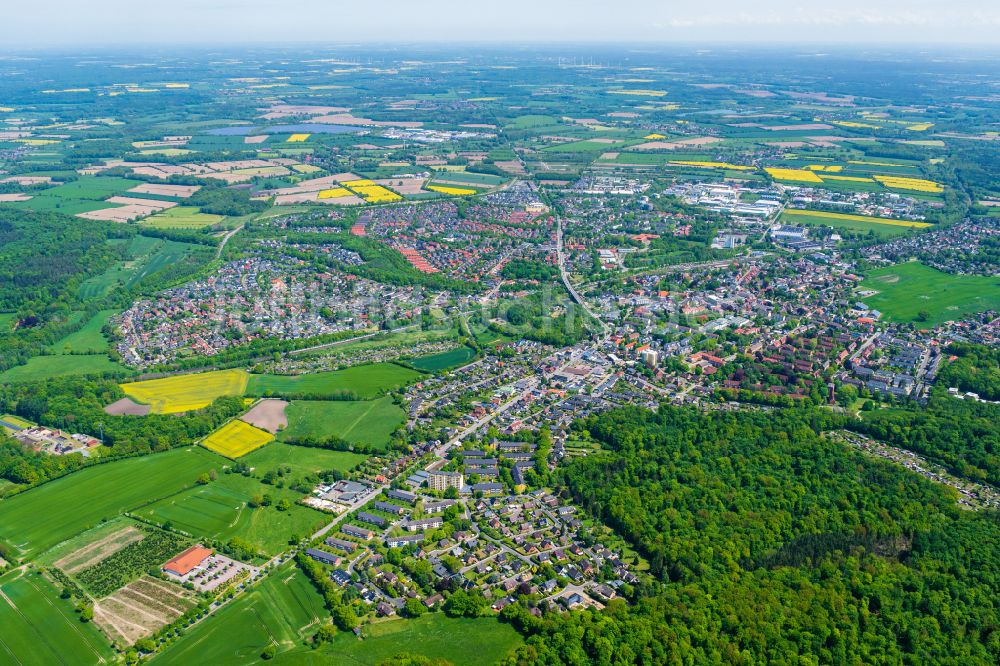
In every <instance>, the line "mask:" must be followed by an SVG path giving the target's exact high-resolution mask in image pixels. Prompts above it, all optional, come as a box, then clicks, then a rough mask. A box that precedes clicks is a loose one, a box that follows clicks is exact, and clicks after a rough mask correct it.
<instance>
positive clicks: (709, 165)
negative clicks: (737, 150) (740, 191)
mask: <svg viewBox="0 0 1000 666" xmlns="http://www.w3.org/2000/svg"><path fill="white" fill-rule="evenodd" d="M670 164H673V165H676V166H693V167H701V168H703V169H732V170H734V171H752V170H753V167H751V166H743V165H742V164H730V163H729V162H695V161H675V162H670Z"/></svg>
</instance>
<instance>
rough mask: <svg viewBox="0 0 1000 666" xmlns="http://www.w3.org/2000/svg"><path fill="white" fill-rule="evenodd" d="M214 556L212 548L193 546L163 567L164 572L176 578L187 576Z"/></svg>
mask: <svg viewBox="0 0 1000 666" xmlns="http://www.w3.org/2000/svg"><path fill="white" fill-rule="evenodd" d="M211 555H212V549H211V548H205V547H204V546H191V547H190V548H188V549H187V550H185V551H184V552H183V553H181V554H180V555H178V556H177V557H175V558H174V559H172V560H170V561H169V562H167V563H166V564H164V565H163V570H164V571H166V572H167V573H169V574H173V575H175V576H186V575H188V574H189V573H191V571H193V570H194V569H195V568H196V567H198V566H199V565H201V563H202V562H204V561H205V560H207V559H208V558H209V557H210V556H211Z"/></svg>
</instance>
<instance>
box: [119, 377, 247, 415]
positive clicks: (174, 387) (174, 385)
mask: <svg viewBox="0 0 1000 666" xmlns="http://www.w3.org/2000/svg"><path fill="white" fill-rule="evenodd" d="M248 377H249V375H248V374H247V373H246V372H244V371H243V370H215V371H212V372H202V373H199V374H192V375H175V376H172V377H164V378H163V379H150V380H146V381H142V382H133V383H130V384H122V390H123V391H124V392H125V395H127V396H128V397H130V398H132V399H133V400H135V401H136V402H139V403H143V404H146V405H150V406H151V407H152V409H151V410H150V411H152V412H153V413H154V414H176V413H179V412H189V411H192V410H195V409H201V408H202V407H207V406H208V405H210V404H212V401H213V400H215V399H216V398H222V397H226V396H238V395H243V394H244V393H245V392H246V389H247V378H248Z"/></svg>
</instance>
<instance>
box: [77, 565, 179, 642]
mask: <svg viewBox="0 0 1000 666" xmlns="http://www.w3.org/2000/svg"><path fill="white" fill-rule="evenodd" d="M192 597H193V595H192V594H191V593H190V592H188V591H187V590H185V589H183V588H181V587H178V586H176V585H171V584H170V583H166V582H163V581H161V580H157V579H156V578H153V577H151V576H144V577H142V578H140V579H139V580H135V581H132V582H131V583H129V584H128V585H126V586H125V587H123V588H121V589H119V590H117V591H116V592H115V593H114V594H112V595H110V596H107V597H105V598H103V599H101V600H99V601H97V602H96V603H95V604H94V622H96V623H97V625H98V626H99V627H100V628H101V629H103V630H104V632H105V633H106V634H107V635H108V637H109V638H111V640H112V641H115V642H118V643H124V644H125V645H132V644H133V643H135V642H136V641H138V640H140V639H141V638H143V637H145V636H149V635H150V634H152V633H154V632H156V631H157V630H158V629H160V628H161V627H165V626H166V625H168V624H170V623H171V622H173V621H174V620H176V619H177V618H179V617H180V616H181V615H183V614H184V612H185V611H187V610H188V609H190V608H191V607H192V606H194V602H193V601H192Z"/></svg>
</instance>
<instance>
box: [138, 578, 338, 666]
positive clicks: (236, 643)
mask: <svg viewBox="0 0 1000 666" xmlns="http://www.w3.org/2000/svg"><path fill="white" fill-rule="evenodd" d="M327 616H328V613H327V611H326V609H325V608H324V607H323V599H322V598H321V597H320V596H319V593H317V592H316V590H315V589H314V588H313V586H312V583H311V582H310V581H309V580H308V579H307V578H306V576H305V574H303V573H302V572H301V571H299V570H298V568H297V567H295V566H294V564H292V563H290V562H289V563H287V564H284V565H282V566H281V567H280V568H278V570H277V571H275V572H274V573H273V574H272V575H271V576H269V577H268V578H267V580H265V581H264V582H263V583H261V584H260V585H258V586H257V587H255V588H254V589H253V590H251V591H250V592H248V593H247V594H245V595H244V596H243V597H242V598H240V599H239V600H238V601H236V602H234V603H232V604H230V605H228V606H226V607H225V608H223V609H222V610H221V611H219V613H218V614H217V615H216V616H215V617H212V618H210V619H209V620H207V621H205V622H202V623H201V624H199V625H198V626H196V627H195V628H194V629H192V630H190V631H188V632H187V633H186V634H185V635H184V636H183V637H182V638H181V639H179V640H178V641H177V642H175V643H174V644H173V645H171V646H170V647H168V648H167V649H166V650H164V651H163V652H162V653H160V654H158V655H157V656H156V657H155V658H154V659H153V660H152V662H153V663H155V664H164V665H166V664H179V665H180V664H183V665H184V666H187V665H188V664H214V665H216V666H224V665H226V664H232V665H234V666H235V665H242V664H249V663H256V662H258V661H260V653H261V652H262V651H263V649H264V648H265V647H266V646H268V645H270V644H272V643H274V644H276V645H277V647H278V649H279V650H281V651H287V650H302V649H307V648H303V647H302V644H303V642H304V641H305V639H306V638H307V637H309V636H311V635H312V634H313V633H315V631H316V627H317V626H318V625H319V623H320V621H321V620H322V619H324V618H326V617H327Z"/></svg>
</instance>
